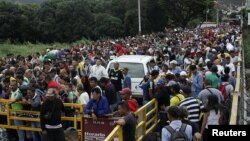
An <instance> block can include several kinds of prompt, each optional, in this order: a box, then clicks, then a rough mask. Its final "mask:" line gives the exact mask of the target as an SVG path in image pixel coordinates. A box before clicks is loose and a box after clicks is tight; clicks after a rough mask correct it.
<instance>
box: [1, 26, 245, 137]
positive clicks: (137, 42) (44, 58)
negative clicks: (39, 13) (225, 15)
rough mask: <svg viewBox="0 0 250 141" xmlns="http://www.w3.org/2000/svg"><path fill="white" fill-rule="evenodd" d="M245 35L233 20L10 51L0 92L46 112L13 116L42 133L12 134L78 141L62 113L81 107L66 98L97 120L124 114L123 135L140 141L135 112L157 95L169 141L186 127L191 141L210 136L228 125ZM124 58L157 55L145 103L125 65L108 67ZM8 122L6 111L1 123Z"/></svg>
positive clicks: (15, 105) (14, 104) (15, 103)
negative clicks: (213, 128)
mask: <svg viewBox="0 0 250 141" xmlns="http://www.w3.org/2000/svg"><path fill="white" fill-rule="evenodd" d="M240 34H241V29H240V27H239V26H236V25H228V24H224V25H221V26H220V27H217V28H204V29H185V30H173V29H167V28H166V29H165V31H164V32H162V33H157V34H151V35H142V36H139V35H138V36H136V37H126V38H121V39H118V40H115V41H111V40H108V41H107V40H105V41H96V42H92V43H91V44H79V45H76V46H72V47H71V48H66V49H56V47H55V48H48V49H47V50H45V51H42V52H37V53H35V54H32V55H29V56H27V57H24V56H20V55H17V56H15V54H8V55H6V57H4V58H2V59H0V73H1V74H0V78H1V84H0V97H1V99H9V102H10V104H11V108H12V109H14V110H32V111H40V116H39V118H40V121H41V122H40V123H36V122H34V123H33V122H32V123H26V122H23V121H20V120H13V122H14V125H16V126H23V125H24V124H30V126H32V127H35V128H41V129H42V133H38V132H28V131H23V130H16V133H17V136H16V137H15V136H9V140H18V141H31V140H33V141H55V140H60V141H63V140H65V138H66V139H67V138H71V135H69V136H68V135H67V136H66V133H64V129H66V128H68V127H71V126H73V125H72V123H70V122H62V121H61V116H62V113H64V115H65V116H73V115H74V114H75V109H72V108H65V107H64V106H63V103H79V104H83V105H85V106H84V107H85V108H84V114H86V115H89V116H91V117H92V118H94V119H97V118H104V117H106V116H107V115H118V116H121V119H120V120H118V121H117V122H116V123H117V124H120V125H123V126H124V130H123V133H124V136H123V137H124V140H125V141H133V140H135V126H136V118H135V116H134V115H133V112H135V111H137V109H138V108H139V107H140V106H142V105H144V104H146V103H147V102H148V101H150V100H152V99H153V98H156V99H157V100H158V108H159V111H160V112H159V118H160V120H161V122H160V125H159V128H160V131H159V132H160V133H161V139H162V141H171V140H173V138H171V134H174V133H172V130H176V129H180V130H182V129H183V128H184V131H185V135H186V136H185V138H186V140H189V141H191V140H193V139H201V138H203V141H206V140H207V129H208V125H218V124H228V119H229V117H228V116H229V111H230V110H229V109H230V108H231V107H230V106H231V104H230V103H231V98H230V97H231V94H232V91H233V90H234V87H235V72H236V67H235V65H236V63H237V62H238V61H239V59H238V53H239V51H240ZM122 55H150V56H154V58H155V60H154V61H152V62H150V65H149V66H148V68H149V73H148V74H147V75H146V76H145V77H144V78H142V82H141V83H140V86H139V87H140V88H141V89H142V90H143V102H142V103H138V102H137V100H136V99H134V98H132V95H133V94H132V92H131V83H132V82H131V77H130V75H129V69H128V68H127V67H124V68H120V66H119V63H118V62H116V63H115V64H114V68H113V69H111V70H109V71H108V72H107V71H106V69H105V67H106V66H107V63H108V62H109V61H110V60H112V59H114V58H116V57H119V56H122ZM20 102H21V103H20ZM22 103H26V104H28V105H23V104H22ZM164 113H165V115H164ZM202 113H203V114H202ZM15 116H17V117H22V116H24V115H22V114H16V115H15ZM201 117H202V118H201ZM6 122H7V120H6V117H3V116H2V117H1V123H6ZM69 130H70V131H72V132H74V130H73V129H69ZM8 132H10V133H11V134H13V131H12V130H8ZM14 132H15V131H14ZM72 134H73V133H72ZM13 137H14V139H13ZM144 139H145V140H147V139H146V137H145V138H144ZM72 140H73V139H71V141H72Z"/></svg>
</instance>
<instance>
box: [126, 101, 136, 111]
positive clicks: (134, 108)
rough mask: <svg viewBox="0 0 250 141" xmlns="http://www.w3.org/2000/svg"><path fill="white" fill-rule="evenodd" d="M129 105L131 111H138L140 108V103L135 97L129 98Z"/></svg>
mask: <svg viewBox="0 0 250 141" xmlns="http://www.w3.org/2000/svg"><path fill="white" fill-rule="evenodd" d="M128 106H129V109H130V111H131V112H136V111H137V109H138V103H137V101H136V100H135V99H129V100H128Z"/></svg>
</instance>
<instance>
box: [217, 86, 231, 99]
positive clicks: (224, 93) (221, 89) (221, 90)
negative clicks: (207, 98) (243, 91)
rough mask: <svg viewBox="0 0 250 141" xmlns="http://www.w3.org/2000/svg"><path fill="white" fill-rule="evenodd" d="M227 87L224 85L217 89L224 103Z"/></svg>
mask: <svg viewBox="0 0 250 141" xmlns="http://www.w3.org/2000/svg"><path fill="white" fill-rule="evenodd" d="M227 85H229V84H224V85H220V87H219V91H220V92H221V94H222V95H223V97H224V101H226V100H227V98H228V96H227V91H226V86H227Z"/></svg>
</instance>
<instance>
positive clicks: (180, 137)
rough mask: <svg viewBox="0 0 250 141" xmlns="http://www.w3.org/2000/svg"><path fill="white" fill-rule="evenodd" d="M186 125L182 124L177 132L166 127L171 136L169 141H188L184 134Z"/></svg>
mask: <svg viewBox="0 0 250 141" xmlns="http://www.w3.org/2000/svg"><path fill="white" fill-rule="evenodd" d="M186 127H187V124H184V123H183V124H182V125H181V128H180V130H179V131H177V130H174V129H173V128H172V127H171V126H166V127H165V128H166V129H167V130H168V132H169V133H170V134H171V136H170V141H189V140H188V136H187V134H186V132H185V130H186Z"/></svg>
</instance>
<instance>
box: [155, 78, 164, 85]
mask: <svg viewBox="0 0 250 141" xmlns="http://www.w3.org/2000/svg"><path fill="white" fill-rule="evenodd" d="M164 84H165V81H164V80H163V79H159V80H158V82H157V85H164Z"/></svg>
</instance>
